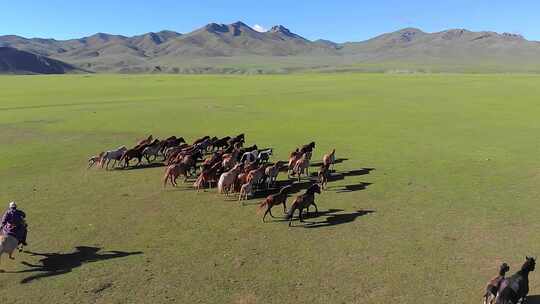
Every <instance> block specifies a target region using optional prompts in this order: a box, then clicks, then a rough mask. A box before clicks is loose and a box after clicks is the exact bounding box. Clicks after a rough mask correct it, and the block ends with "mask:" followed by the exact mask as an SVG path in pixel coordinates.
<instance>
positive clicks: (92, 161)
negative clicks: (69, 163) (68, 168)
mask: <svg viewBox="0 0 540 304" xmlns="http://www.w3.org/2000/svg"><path fill="white" fill-rule="evenodd" d="M103 155H105V152H101V153H99V154H98V155H95V156H92V157H90V158H89V159H88V168H87V169H90V168H92V167H93V166H94V165H95V164H100V163H101V158H102V157H103Z"/></svg>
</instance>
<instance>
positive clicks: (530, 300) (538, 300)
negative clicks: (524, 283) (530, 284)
mask: <svg viewBox="0 0 540 304" xmlns="http://www.w3.org/2000/svg"><path fill="white" fill-rule="evenodd" d="M527 304H540V295H532V296H527Z"/></svg>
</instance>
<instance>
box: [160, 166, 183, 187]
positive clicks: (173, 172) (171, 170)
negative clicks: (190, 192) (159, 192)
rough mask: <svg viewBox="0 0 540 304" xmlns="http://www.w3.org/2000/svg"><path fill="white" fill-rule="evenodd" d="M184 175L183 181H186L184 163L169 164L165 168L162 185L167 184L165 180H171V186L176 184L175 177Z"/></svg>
mask: <svg viewBox="0 0 540 304" xmlns="http://www.w3.org/2000/svg"><path fill="white" fill-rule="evenodd" d="M180 175H183V176H184V183H185V182H187V178H188V168H187V167H186V166H185V165H184V164H175V165H170V166H168V167H167V169H165V175H164V176H163V187H166V186H167V181H169V180H170V181H171V185H172V186H173V187H176V186H178V184H177V183H176V179H177V178H178V176H180Z"/></svg>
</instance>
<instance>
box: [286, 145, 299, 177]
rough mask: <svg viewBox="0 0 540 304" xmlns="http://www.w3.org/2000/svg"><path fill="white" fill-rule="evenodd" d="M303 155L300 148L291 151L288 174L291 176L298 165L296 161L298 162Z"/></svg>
mask: <svg viewBox="0 0 540 304" xmlns="http://www.w3.org/2000/svg"><path fill="white" fill-rule="evenodd" d="M301 157H302V153H300V151H299V150H298V149H296V151H293V152H291V154H290V155H289V164H288V167H287V168H288V169H287V174H288V176H289V177H290V176H291V173H293V168H294V165H296V162H298V160H299V159H300V158H301Z"/></svg>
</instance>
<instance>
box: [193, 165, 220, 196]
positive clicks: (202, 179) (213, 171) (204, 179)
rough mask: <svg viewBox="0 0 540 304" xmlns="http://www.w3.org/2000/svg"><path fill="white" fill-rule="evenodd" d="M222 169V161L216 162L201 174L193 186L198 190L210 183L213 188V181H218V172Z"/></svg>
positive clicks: (209, 185)
mask: <svg viewBox="0 0 540 304" xmlns="http://www.w3.org/2000/svg"><path fill="white" fill-rule="evenodd" d="M220 169H221V163H220V162H218V163H215V164H214V165H213V166H212V167H210V168H208V169H205V170H203V171H202V172H201V174H199V177H197V180H196V181H195V183H194V184H193V186H194V187H195V188H196V189H197V192H199V190H200V189H201V188H202V187H204V185H205V184H208V187H210V188H212V184H213V183H217V174H218V172H219V170H220Z"/></svg>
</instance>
